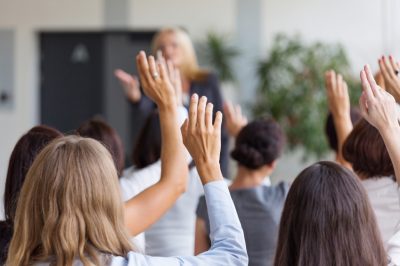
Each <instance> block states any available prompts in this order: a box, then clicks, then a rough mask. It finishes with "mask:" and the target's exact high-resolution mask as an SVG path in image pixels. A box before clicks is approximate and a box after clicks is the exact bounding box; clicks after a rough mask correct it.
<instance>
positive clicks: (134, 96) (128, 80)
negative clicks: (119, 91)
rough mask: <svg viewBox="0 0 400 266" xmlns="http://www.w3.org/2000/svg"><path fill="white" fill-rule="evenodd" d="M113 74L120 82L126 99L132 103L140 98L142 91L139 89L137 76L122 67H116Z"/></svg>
mask: <svg viewBox="0 0 400 266" xmlns="http://www.w3.org/2000/svg"><path fill="white" fill-rule="evenodd" d="M114 75H115V77H116V78H117V79H118V80H119V82H120V83H121V85H122V88H123V89H124V93H125V95H126V97H127V98H128V100H129V101H131V102H133V103H137V102H139V101H140V99H141V98H142V93H141V91H140V84H139V80H138V78H137V77H136V76H134V75H130V74H129V73H127V72H125V71H123V70H122V69H116V70H115V71H114Z"/></svg>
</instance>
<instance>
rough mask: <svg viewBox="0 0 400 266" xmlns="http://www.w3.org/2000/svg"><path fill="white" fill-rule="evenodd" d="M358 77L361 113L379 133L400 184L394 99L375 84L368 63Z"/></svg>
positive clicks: (399, 129) (399, 137)
mask: <svg viewBox="0 0 400 266" xmlns="http://www.w3.org/2000/svg"><path fill="white" fill-rule="evenodd" d="M360 77H361V83H362V87H363V92H362V95H361V97H360V109H361V113H362V115H363V117H364V118H365V119H366V120H367V121H368V122H369V123H370V124H371V125H373V126H374V127H375V128H376V129H377V130H378V131H379V133H380V134H381V136H382V138H383V141H384V142H385V145H386V149H387V150H388V152H389V156H390V159H391V160H392V163H393V167H394V170H395V174H396V180H397V183H398V184H400V126H399V111H398V107H397V104H396V101H395V99H394V97H393V96H392V95H391V94H389V93H388V92H386V91H385V90H383V89H382V88H381V87H379V86H378V85H377V84H376V82H375V80H374V77H373V75H372V73H371V70H370V68H369V66H368V65H367V66H365V67H364V69H363V70H362V71H361V73H360Z"/></svg>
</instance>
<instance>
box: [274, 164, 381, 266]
mask: <svg viewBox="0 0 400 266" xmlns="http://www.w3.org/2000/svg"><path fill="white" fill-rule="evenodd" d="M387 260H388V259H387V256H386V252H385V249H384V246H383V243H382V240H381V236H380V232H379V230H378V227H377V223H376V219H375V214H374V212H373V210H372V207H371V205H370V203H369V200H368V196H367V193H366V191H365V189H364V188H363V186H362V184H361V182H360V180H359V179H358V178H357V177H356V176H355V175H354V174H353V173H352V172H351V171H349V170H348V169H346V168H344V167H342V166H340V165H338V164H336V163H334V162H318V163H316V164H313V165H311V166H310V167H308V168H306V169H304V170H303V171H302V172H301V173H300V174H299V175H298V176H297V178H296V179H295V181H294V182H293V184H292V186H291V188H290V190H289V193H288V196H287V198H286V202H285V206H284V209H283V213H282V218H281V222H280V228H279V237H278V245H277V250H276V255H275V262H274V265H275V266H292V265H356V266H358V265H359V266H361V265H370V266H379V265H381V266H383V265H387Z"/></svg>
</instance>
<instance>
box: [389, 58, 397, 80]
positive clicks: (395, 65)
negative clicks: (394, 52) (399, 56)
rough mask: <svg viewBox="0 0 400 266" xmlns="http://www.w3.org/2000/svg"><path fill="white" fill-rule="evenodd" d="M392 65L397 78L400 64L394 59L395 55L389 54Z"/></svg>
mask: <svg viewBox="0 0 400 266" xmlns="http://www.w3.org/2000/svg"><path fill="white" fill-rule="evenodd" d="M389 61H390V65H391V66H392V69H393V77H394V78H397V73H398V71H399V66H398V65H397V63H396V61H395V60H394V58H393V56H391V55H390V56H389Z"/></svg>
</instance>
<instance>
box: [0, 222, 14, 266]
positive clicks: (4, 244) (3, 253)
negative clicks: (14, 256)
mask: <svg viewBox="0 0 400 266" xmlns="http://www.w3.org/2000/svg"><path fill="white" fill-rule="evenodd" d="M12 234H13V230H12V227H11V226H10V225H9V224H8V223H7V222H5V221H1V222H0V265H4V264H5V263H6V259H7V252H8V245H9V244H10V241H11V237H12Z"/></svg>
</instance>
